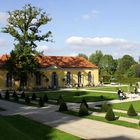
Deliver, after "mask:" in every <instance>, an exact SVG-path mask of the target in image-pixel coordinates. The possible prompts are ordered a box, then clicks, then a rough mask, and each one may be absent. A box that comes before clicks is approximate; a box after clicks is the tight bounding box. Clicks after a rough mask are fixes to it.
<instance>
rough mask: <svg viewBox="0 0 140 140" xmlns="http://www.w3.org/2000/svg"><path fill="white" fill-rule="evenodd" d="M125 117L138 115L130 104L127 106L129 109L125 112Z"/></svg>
mask: <svg viewBox="0 0 140 140" xmlns="http://www.w3.org/2000/svg"><path fill="white" fill-rule="evenodd" d="M127 115H128V116H137V115H138V114H137V112H136V111H135V109H134V107H133V105H132V104H131V105H130V106H129V109H128V111H127Z"/></svg>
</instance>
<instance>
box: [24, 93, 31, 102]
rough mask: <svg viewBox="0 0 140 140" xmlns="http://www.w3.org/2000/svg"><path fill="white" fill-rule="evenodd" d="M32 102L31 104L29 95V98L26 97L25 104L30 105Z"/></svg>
mask: <svg viewBox="0 0 140 140" xmlns="http://www.w3.org/2000/svg"><path fill="white" fill-rule="evenodd" d="M30 102H31V101H30V98H29V96H28V95H27V96H26V97H25V103H26V104H30Z"/></svg>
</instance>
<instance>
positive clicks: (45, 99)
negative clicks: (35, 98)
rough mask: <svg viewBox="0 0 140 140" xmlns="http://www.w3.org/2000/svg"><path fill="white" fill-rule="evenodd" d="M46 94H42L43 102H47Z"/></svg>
mask: <svg viewBox="0 0 140 140" xmlns="http://www.w3.org/2000/svg"><path fill="white" fill-rule="evenodd" d="M48 100H49V99H48V96H47V94H44V96H43V101H44V102H45V103H47V102H48Z"/></svg>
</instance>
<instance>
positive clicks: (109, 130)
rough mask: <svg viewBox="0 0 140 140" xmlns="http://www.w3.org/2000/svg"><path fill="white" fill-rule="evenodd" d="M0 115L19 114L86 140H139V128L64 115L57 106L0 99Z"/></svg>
mask: <svg viewBox="0 0 140 140" xmlns="http://www.w3.org/2000/svg"><path fill="white" fill-rule="evenodd" d="M0 107H2V108H4V109H6V110H7V111H1V112H0V114H1V115H15V114H20V115H23V116H25V117H28V118H30V119H33V120H36V121H38V122H41V123H43V124H47V125H49V126H51V127H54V128H57V129H59V130H62V131H65V132H67V133H70V134H73V135H76V136H79V137H81V138H83V139H88V140H101V139H102V140H103V139H104V140H105V139H106V140H111V139H112V140H139V139H140V130H136V129H132V128H127V127H123V126H117V125H113V124H107V123H104V122H99V121H95V120H89V119H82V118H80V117H76V116H71V115H66V114H63V113H60V112H57V110H58V106H55V105H48V106H47V107H43V108H37V107H30V106H26V105H21V104H17V103H13V102H8V101H4V100H0Z"/></svg>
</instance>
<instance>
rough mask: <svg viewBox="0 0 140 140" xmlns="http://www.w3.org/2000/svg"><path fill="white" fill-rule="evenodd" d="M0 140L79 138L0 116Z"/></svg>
mask: <svg viewBox="0 0 140 140" xmlns="http://www.w3.org/2000/svg"><path fill="white" fill-rule="evenodd" d="M0 139H1V140H80V138H78V137H75V136H73V135H70V134H68V133H64V132H62V131H59V130H57V129H54V128H51V127H49V126H46V125H43V124H41V123H38V122H35V121H32V120H30V119H27V118H25V117H22V116H19V115H16V116H0Z"/></svg>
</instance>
